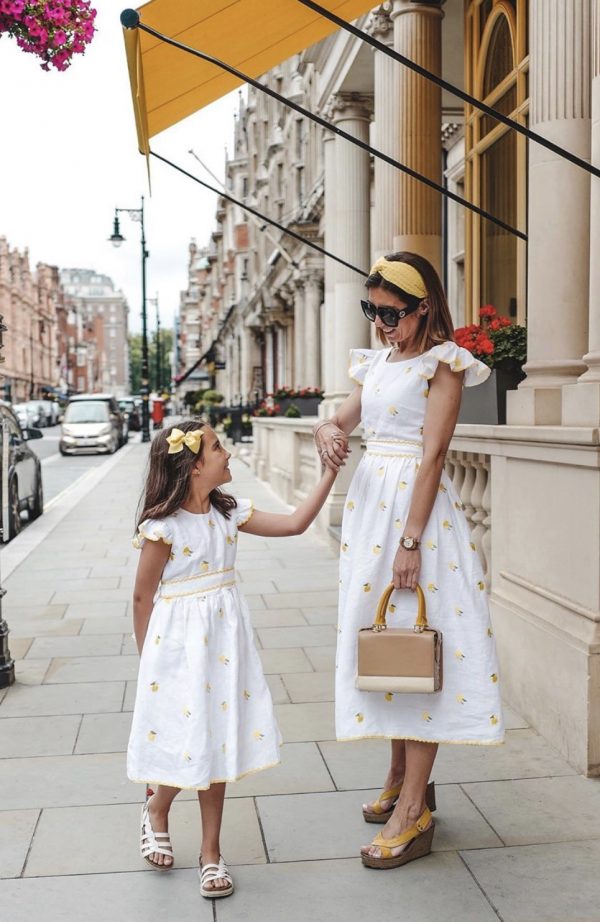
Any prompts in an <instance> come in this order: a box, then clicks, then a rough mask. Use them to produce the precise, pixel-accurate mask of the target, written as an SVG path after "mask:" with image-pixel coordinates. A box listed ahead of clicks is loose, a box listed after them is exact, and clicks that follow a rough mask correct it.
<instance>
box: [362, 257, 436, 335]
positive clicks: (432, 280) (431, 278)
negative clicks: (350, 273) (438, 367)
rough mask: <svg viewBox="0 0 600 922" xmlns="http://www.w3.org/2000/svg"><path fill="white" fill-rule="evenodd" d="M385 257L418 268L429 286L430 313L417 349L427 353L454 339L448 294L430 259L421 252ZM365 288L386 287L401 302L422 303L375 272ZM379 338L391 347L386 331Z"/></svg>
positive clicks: (422, 325) (421, 328)
mask: <svg viewBox="0 0 600 922" xmlns="http://www.w3.org/2000/svg"><path fill="white" fill-rule="evenodd" d="M385 258H386V259H387V260H389V262H399V263H407V264H408V265H409V266H412V267H413V269H416V270H417V272H419V273H420V274H421V278H422V279H423V281H424V283H425V287H426V289H427V303H428V304H429V310H428V311H427V313H426V314H424V315H423V317H421V322H420V324H419V326H418V328H417V333H416V337H415V348H416V349H417V350H418V351H419V352H426V351H427V350H428V349H431V347H432V346H437V345H438V343H445V342H446V341H447V340H454V324H453V323H452V317H451V316H450V308H449V307H448V302H447V300H446V295H445V292H444V289H443V287H442V283H441V281H440V277H439V275H438V274H437V272H436V271H435V269H434V268H433V266H432V265H431V263H430V262H429V260H428V259H425V257H424V256H419V255H418V253H409V252H407V251H403V252H401V253H390V255H389V256H386V257H385ZM365 285H366V287H367V289H369V288H383V289H384V290H385V291H389V292H390V294H393V295H395V296H396V297H397V298H398V299H399V300H400V301H404V302H405V303H406V304H408V305H409V307H412V306H413V305H416V304H419V303H420V299H419V298H416V297H415V296H414V295H410V294H408V293H407V292H406V291H402V289H401V288H398V286H397V285H393V284H392V283H391V282H386V280H385V279H384V278H383V276H382V275H380V273H379V272H374V273H373V274H372V275H370V276H369V277H368V279H367V281H366V282H365ZM377 337H378V339H379V341H380V342H381V343H383V344H384V345H386V344H387V342H388V340H387V337H386V335H385V333H383V331H382V330H380V329H378V330H377Z"/></svg>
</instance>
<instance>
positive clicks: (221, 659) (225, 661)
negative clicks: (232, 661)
mask: <svg viewBox="0 0 600 922" xmlns="http://www.w3.org/2000/svg"><path fill="white" fill-rule="evenodd" d="M219 662H220V663H223V665H224V666H229V657H228V656H225V654H224V653H221V655H220V657H219Z"/></svg>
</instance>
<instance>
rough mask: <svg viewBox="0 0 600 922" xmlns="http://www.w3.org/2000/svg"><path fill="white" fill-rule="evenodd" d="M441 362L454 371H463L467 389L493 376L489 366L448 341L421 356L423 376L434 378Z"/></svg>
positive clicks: (466, 350)
mask: <svg viewBox="0 0 600 922" xmlns="http://www.w3.org/2000/svg"><path fill="white" fill-rule="evenodd" d="M440 362H444V364H445V365H449V367H450V368H451V370H452V371H463V372H464V374H465V377H464V386H465V387H474V386H475V385H476V384H483V382H484V381H485V380H486V379H487V378H489V376H490V374H491V369H490V368H489V366H488V365H485V364H484V363H483V362H480V361H479V359H476V358H475V356H474V355H472V354H471V353H470V352H469V350H468V349H463V348H462V346H457V345H456V343H453V342H450V341H448V342H445V343H440V344H439V345H438V346H434V347H433V348H432V349H430V350H429V352H426V353H425V355H423V356H421V374H422V376H423V377H424V378H427V379H430V378H433V376H434V374H435V373H436V371H437V368H438V365H439V363H440Z"/></svg>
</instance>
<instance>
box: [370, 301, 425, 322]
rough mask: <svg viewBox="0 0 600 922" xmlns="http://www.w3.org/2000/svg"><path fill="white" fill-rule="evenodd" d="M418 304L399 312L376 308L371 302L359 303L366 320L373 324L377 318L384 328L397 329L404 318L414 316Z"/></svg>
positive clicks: (391, 308) (394, 309) (397, 310)
mask: <svg viewBox="0 0 600 922" xmlns="http://www.w3.org/2000/svg"><path fill="white" fill-rule="evenodd" d="M419 304H420V302H417V303H416V304H413V305H407V306H406V307H405V308H403V309H402V310H399V308H397V307H377V305H375V304H373V302H372V301H361V302H360V306H361V307H362V311H363V314H364V315H365V317H366V318H367V320H370V321H371V322H374V321H375V318H376V317H379V319H380V320H381V322H382V323H384V324H385V326H386V327H397V326H398V324H399V323H400V321H401V320H402V319H403V318H404V317H408V315H409V314H414V312H415V311H416V310H418V309H419Z"/></svg>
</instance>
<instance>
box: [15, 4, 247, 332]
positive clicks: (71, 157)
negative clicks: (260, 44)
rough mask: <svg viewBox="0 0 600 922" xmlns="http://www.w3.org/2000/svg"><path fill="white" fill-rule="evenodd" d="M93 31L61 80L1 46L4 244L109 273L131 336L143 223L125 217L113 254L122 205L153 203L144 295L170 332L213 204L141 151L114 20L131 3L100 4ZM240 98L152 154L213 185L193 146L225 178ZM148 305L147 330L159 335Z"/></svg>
mask: <svg viewBox="0 0 600 922" xmlns="http://www.w3.org/2000/svg"><path fill="white" fill-rule="evenodd" d="M95 6H96V8H97V10H98V15H97V19H96V25H97V29H98V31H97V33H96V35H95V37H94V40H93V41H92V43H91V45H90V46H89V47H88V50H87V51H86V53H85V54H84V55H79V54H78V55H75V56H74V59H73V63H72V65H71V67H70V68H69V69H68V70H67V71H66V72H64V73H59V72H58V71H53V72H48V73H46V72H45V71H43V70H42V69H41V67H40V63H38V62H39V58H37V57H35V56H34V55H30V54H24V53H23V52H22V51H20V50H19V49H18V48H17V46H16V44H15V43H14V42H13V41H12V40H11V39H9V38H8V37H7V36H2V37H1V38H0V87H2V92H1V94H0V96H1V100H2V101H1V104H0V236H4V237H6V238H7V239H8V242H9V244H10V245H11V246H12V247H17V248H18V249H20V250H23V249H24V248H26V247H27V248H28V249H29V254H30V262H31V265H32V267H34V266H35V264H36V263H37V262H45V263H49V264H51V265H57V266H59V267H61V268H73V267H77V268H86V269H95V270H96V271H98V272H101V273H103V274H105V275H109V276H111V278H112V279H113V281H114V283H115V286H116V287H117V288H120V289H121V290H122V291H123V292H124V293H125V296H126V298H127V300H128V302H129V308H130V314H129V321H130V329H131V330H132V331H134V332H135V331H139V330H140V329H141V246H140V228H139V224H136V223H134V222H133V221H132V220H131V219H130V218H129V217H128V216H127V215H122V216H121V233H122V234H123V236H124V237H125V238H126V242H125V243H124V244H122V246H121V247H120V248H119V249H115V248H114V247H113V246H112V245H111V244H110V243H108V242H107V238H108V237H109V236H110V234H111V233H112V222H113V217H114V208H115V206H119V207H124V208H139V205H140V196H141V195H144V196H146V201H145V227H146V240H147V249H148V250H149V251H150V258H149V259H148V264H147V267H148V268H147V271H148V281H147V293H148V297H155V296H156V295H157V294H158V298H159V304H160V312H161V323H162V324H163V326H171V325H172V323H173V317H174V314H175V312H176V309H177V305H178V303H179V292H180V291H181V290H182V289H184V288H186V286H187V263H188V246H189V242H190V239H191V238H192V237H195V238H196V240H197V242H198V244H199V245H204V244H206V243H208V241H209V237H210V233H211V232H212V230H214V227H215V217H214V216H215V209H216V196H215V195H214V194H213V193H211V192H208V191H206V190H204V189H202V188H201V187H200V186H197V185H196V184H194V183H192V182H191V181H190V180H189V179H186V178H185V177H183V176H180V175H179V174H178V173H176V172H175V171H174V170H173V169H172V168H171V167H168V166H166V165H165V164H162V163H160V162H158V161H156V160H153V161H152V164H151V170H152V194H151V197H150V196H149V190H148V182H147V174H146V162H145V159H144V157H142V156H141V154H139V153H138V149H137V139H136V134H135V124H134V118H133V107H132V103H131V93H130V89H129V79H128V76H127V66H126V60H125V50H124V44H123V33H122V29H121V24H120V22H119V15H120V13H121V11H122V10H123V9H124V8H125V7H126V6H127V2H126V0H97V2H96V3H95ZM237 105H238V92H237V91H236V92H234V93H231V94H229V96H227V97H224V98H223V99H222V100H218V101H217V102H216V103H213V104H212V105H211V106H208V107H207V108H206V109H204V110H202V111H200V112H198V113H196V114H195V115H193V116H191V117H190V118H188V119H185V120H184V121H182V122H179V123H178V124H177V125H174V126H173V127H172V128H170V129H169V130H168V131H165V132H163V133H162V134H160V135H157V136H156V137H155V138H154V139H153V141H152V146H153V149H154V150H156V151H157V152H158V153H161V154H163V155H164V156H166V157H168V158H169V159H171V160H174V161H175V162H176V163H179V164H181V165H182V166H183V167H185V168H186V169H188V170H189V171H190V172H192V173H195V174H196V175H198V176H199V177H200V178H203V179H206V180H207V181H208V182H212V180H211V179H210V178H209V177H208V176H207V175H206V174H205V173H203V171H202V168H201V167H200V165H199V164H198V163H197V162H196V161H195V160H194V159H193V158H192V156H191V155H190V154H189V153H188V151H189V149H190V148H194V150H195V151H196V153H197V154H198V155H199V156H200V157H201V158H202V160H203V161H204V162H205V163H206V164H207V165H208V166H209V167H210V169H211V170H212V171H213V172H214V173H216V175H217V176H218V177H219V178H220V179H223V176H224V162H225V147H226V146H228V147H229V149H230V150H231V149H232V143H233V114H234V112H235V111H236V110H237ZM154 315H155V310H154V305H150V306H149V329H150V330H152V329H153V328H154Z"/></svg>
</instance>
